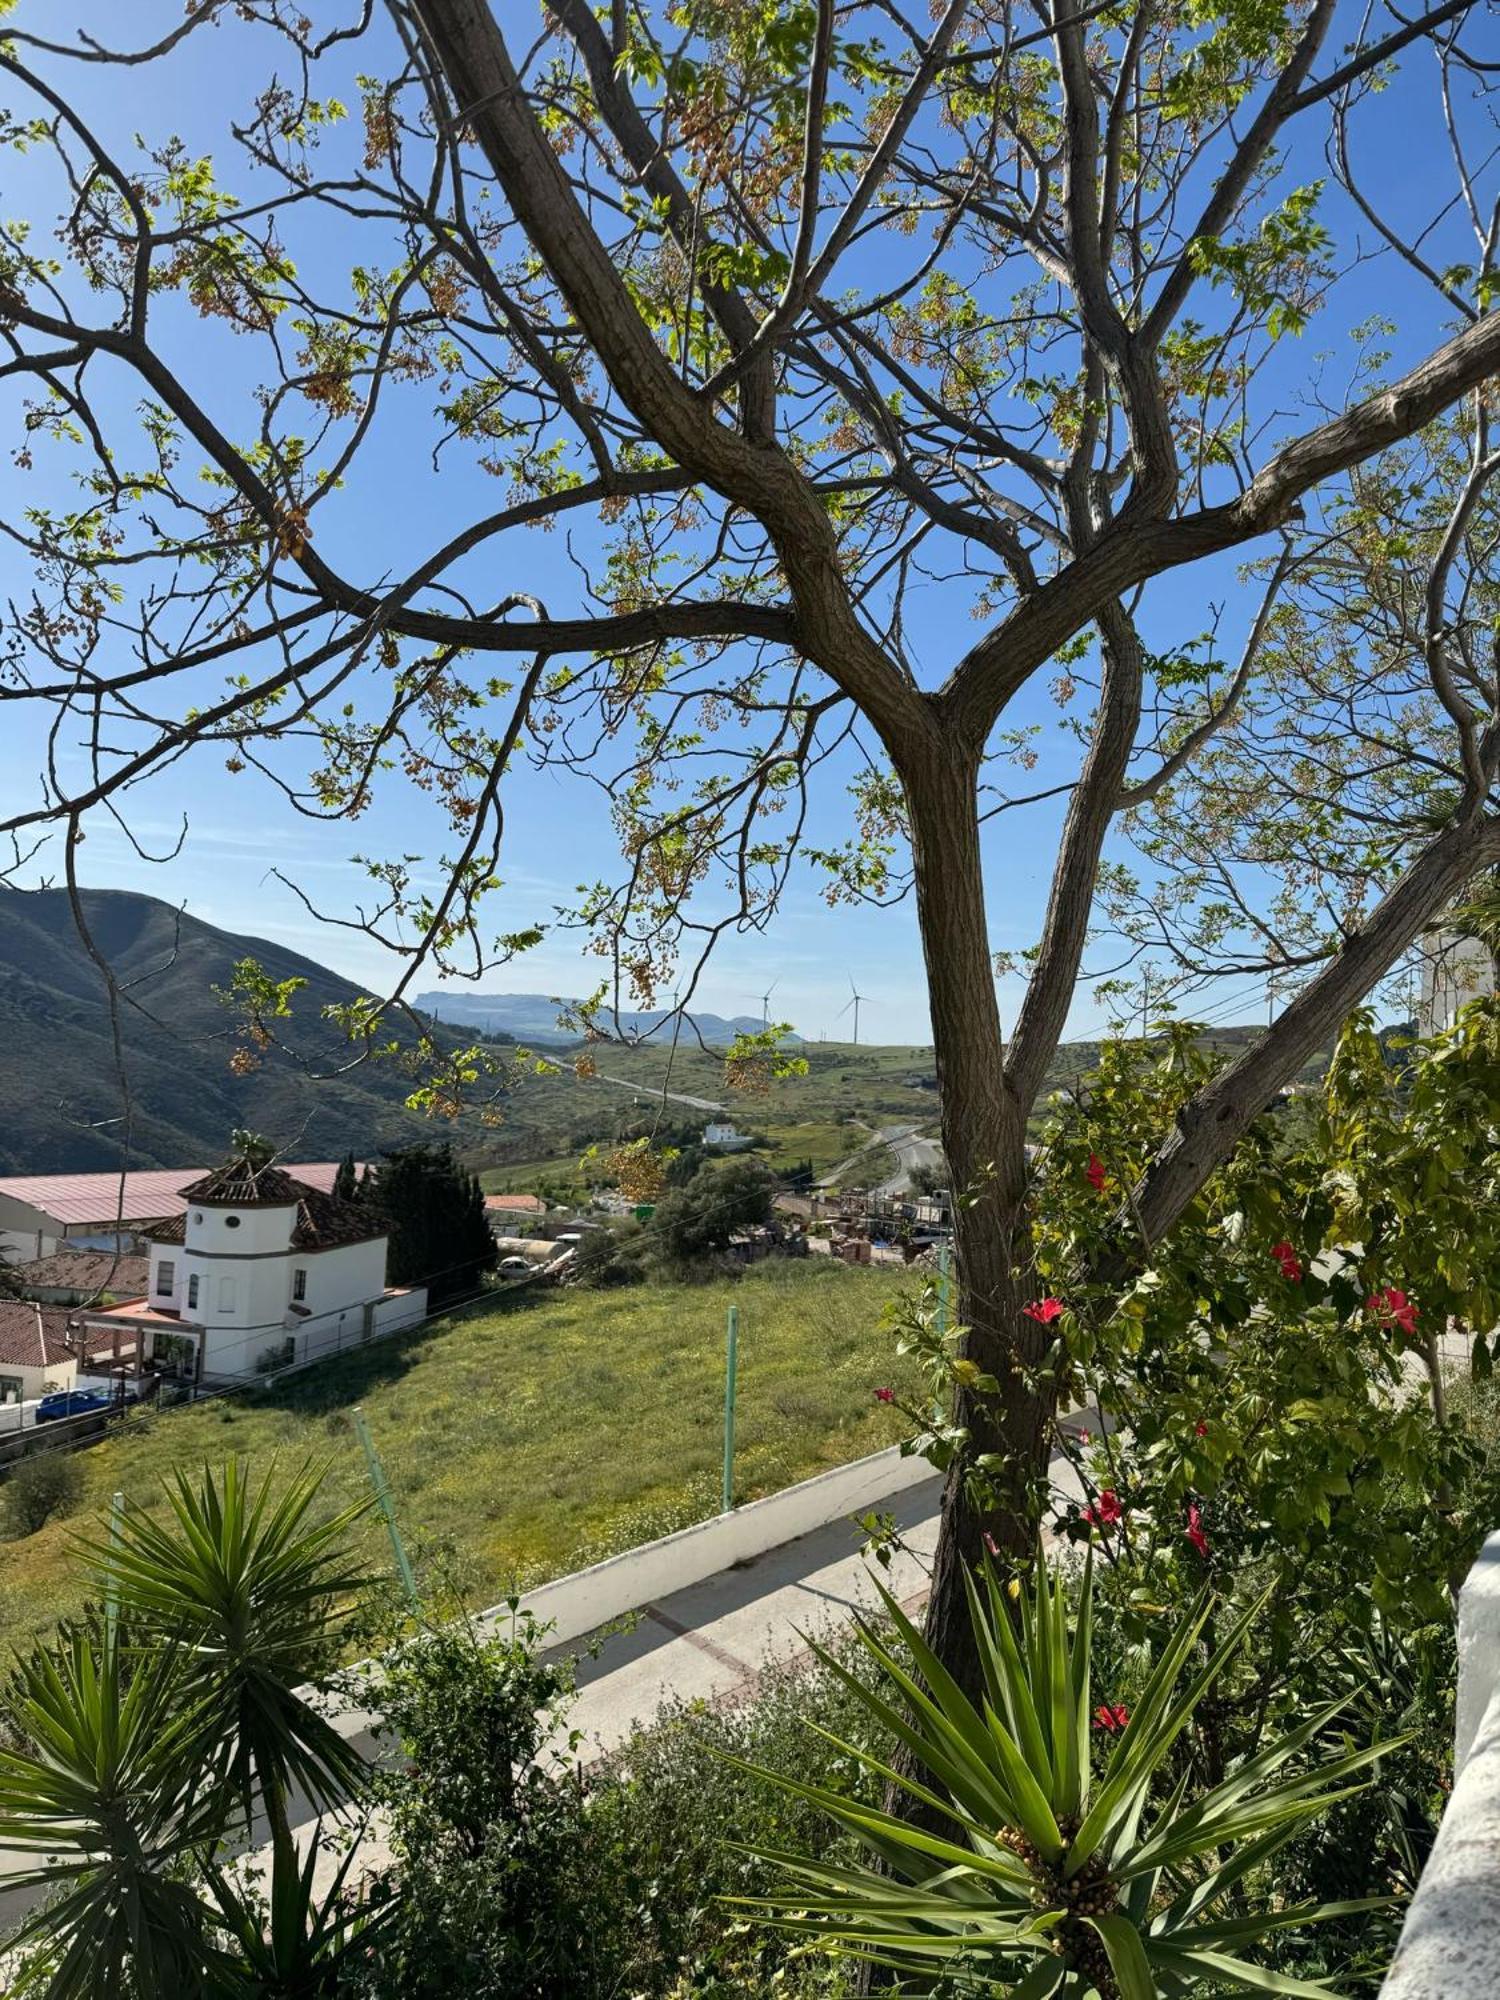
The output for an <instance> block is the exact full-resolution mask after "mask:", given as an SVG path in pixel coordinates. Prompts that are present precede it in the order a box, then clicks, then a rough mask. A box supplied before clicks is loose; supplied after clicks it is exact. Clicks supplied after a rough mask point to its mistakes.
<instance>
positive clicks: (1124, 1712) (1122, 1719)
mask: <svg viewBox="0 0 1500 2000" xmlns="http://www.w3.org/2000/svg"><path fill="white" fill-rule="evenodd" d="M1129 1720H1130V1710H1129V1709H1128V1708H1122V1707H1121V1706H1120V1705H1119V1703H1118V1702H1115V1703H1111V1702H1107V1701H1101V1702H1100V1704H1099V1706H1098V1707H1097V1708H1096V1709H1095V1710H1094V1727H1095V1728H1096V1729H1102V1730H1104V1731H1105V1732H1106V1734H1107V1735H1110V1736H1113V1735H1114V1733H1115V1731H1116V1730H1117V1729H1123V1728H1124V1727H1125V1725H1126V1724H1127V1723H1128V1722H1129Z"/></svg>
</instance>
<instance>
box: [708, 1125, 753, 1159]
mask: <svg viewBox="0 0 1500 2000" xmlns="http://www.w3.org/2000/svg"><path fill="white" fill-rule="evenodd" d="M703 1143H704V1145H705V1146H717V1147H718V1148H719V1150H720V1152H723V1153H739V1152H743V1150H744V1149H745V1147H746V1146H748V1145H749V1144H750V1139H749V1135H748V1134H747V1133H744V1132H740V1131H737V1130H736V1129H735V1127H734V1126H733V1125H705V1126H704V1128H703Z"/></svg>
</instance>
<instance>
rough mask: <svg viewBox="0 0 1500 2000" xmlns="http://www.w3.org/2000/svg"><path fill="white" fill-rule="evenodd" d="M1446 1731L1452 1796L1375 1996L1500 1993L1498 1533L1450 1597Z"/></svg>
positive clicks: (1436, 1998) (1403, 1998)
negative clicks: (1449, 1717) (1453, 1678)
mask: <svg viewBox="0 0 1500 2000" xmlns="http://www.w3.org/2000/svg"><path fill="white" fill-rule="evenodd" d="M1453 1736H1454V1742H1453V1793H1452V1796H1451V1797H1450V1798H1449V1800H1448V1805H1447V1809H1446V1811H1445V1812H1444V1814H1443V1823H1442V1825H1441V1826H1440V1827H1439V1828H1438V1837H1437V1841H1436V1843H1435V1845H1434V1847H1433V1850H1432V1853H1431V1855H1430V1856H1429V1858H1428V1862H1427V1866H1426V1867H1425V1868H1424V1869H1423V1870H1422V1879H1421V1881H1420V1882H1419V1883H1418V1884H1417V1892H1416V1894H1415V1895H1414V1896H1413V1897H1412V1900H1411V1908H1410V1909H1409V1910H1408V1911H1407V1913H1406V1922H1405V1924H1404V1925H1403V1926H1402V1929H1401V1942H1400V1944H1399V1946H1398V1947H1397V1950H1396V1956H1395V1958H1394V1959H1393V1960H1392V1962H1391V1969H1390V1971H1389V1973H1388V1974H1387V1975H1386V1980H1385V1984H1384V1986H1382V1987H1381V1989H1380V1990H1381V1995H1382V2000H1495V1996H1496V1995H1497V1994H1500V1534H1494V1535H1491V1536H1490V1538H1489V1540H1488V1541H1487V1542H1486V1543H1485V1545H1484V1547H1483V1548H1482V1549H1481V1550H1480V1551H1479V1556H1478V1560H1477V1561H1476V1562H1475V1564H1474V1567H1473V1568H1472V1569H1471V1570H1470V1571H1469V1574H1468V1576H1467V1578H1466V1579H1465V1582H1464V1587H1463V1589H1462V1591H1461V1592H1460V1593H1459V1599H1458V1704H1457V1712H1456V1715H1455V1720H1454V1731H1453Z"/></svg>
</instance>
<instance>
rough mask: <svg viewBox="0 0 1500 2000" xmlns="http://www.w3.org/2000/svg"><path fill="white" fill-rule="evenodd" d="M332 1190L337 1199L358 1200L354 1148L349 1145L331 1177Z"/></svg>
mask: <svg viewBox="0 0 1500 2000" xmlns="http://www.w3.org/2000/svg"><path fill="white" fill-rule="evenodd" d="M333 1192H334V1195H335V1197H336V1198H337V1199H338V1200H339V1201H358V1199H359V1179H358V1175H357V1174H356V1172H355V1166H354V1148H353V1147H352V1146H351V1147H350V1149H349V1151H348V1152H347V1153H345V1155H344V1157H343V1159H341V1160H340V1161H339V1170H338V1172H337V1173H336V1174H335V1175H334V1177H333Z"/></svg>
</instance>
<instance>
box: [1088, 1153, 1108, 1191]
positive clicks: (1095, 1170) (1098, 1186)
mask: <svg viewBox="0 0 1500 2000" xmlns="http://www.w3.org/2000/svg"><path fill="white" fill-rule="evenodd" d="M1083 1177H1084V1179H1085V1180H1086V1181H1087V1182H1088V1183H1089V1185H1090V1186H1091V1187H1092V1188H1093V1190H1094V1192H1095V1194H1103V1192H1104V1186H1105V1183H1106V1182H1107V1181H1108V1179H1109V1175H1108V1173H1107V1172H1106V1171H1105V1166H1104V1162H1103V1160H1101V1159H1100V1157H1099V1155H1098V1154H1097V1153H1090V1154H1089V1163H1088V1165H1087V1166H1086V1167H1085V1168H1084V1170H1083Z"/></svg>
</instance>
